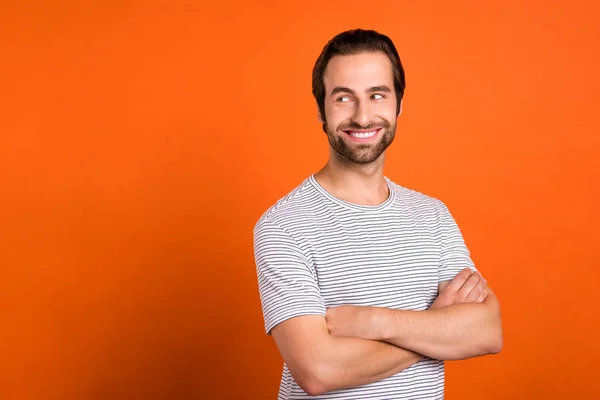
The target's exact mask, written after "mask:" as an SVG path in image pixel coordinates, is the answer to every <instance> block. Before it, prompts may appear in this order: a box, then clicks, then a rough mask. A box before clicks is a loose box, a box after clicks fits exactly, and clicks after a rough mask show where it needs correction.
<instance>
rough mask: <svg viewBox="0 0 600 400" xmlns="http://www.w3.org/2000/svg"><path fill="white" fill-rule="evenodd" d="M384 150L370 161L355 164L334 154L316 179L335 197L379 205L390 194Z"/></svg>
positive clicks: (350, 201)
mask: <svg viewBox="0 0 600 400" xmlns="http://www.w3.org/2000/svg"><path fill="white" fill-rule="evenodd" d="M336 155H337V154H336ZM384 158H385V153H384V154H382V155H381V157H379V158H378V159H377V160H375V161H374V162H372V163H369V164H355V163H352V162H350V161H348V160H347V159H345V158H342V157H341V156H338V157H336V156H334V155H331V156H330V157H329V161H328V162H327V164H326V165H325V166H324V167H323V168H322V169H321V170H320V171H319V172H317V173H316V174H315V179H316V180H317V182H318V183H319V185H321V186H322V187H323V189H325V190H326V191H327V192H329V193H330V194H331V195H332V196H335V197H337V198H338V199H340V200H343V201H347V202H349V203H353V204H358V205H363V206H377V205H379V204H381V203H383V202H385V201H386V200H387V199H388V197H389V195H390V193H389V188H388V185H387V183H386V182H385V178H384V173H383V164H384Z"/></svg>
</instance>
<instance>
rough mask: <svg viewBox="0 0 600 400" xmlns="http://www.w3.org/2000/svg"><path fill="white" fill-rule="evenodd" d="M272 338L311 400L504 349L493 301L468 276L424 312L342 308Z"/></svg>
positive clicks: (302, 320) (285, 327)
mask: <svg viewBox="0 0 600 400" xmlns="http://www.w3.org/2000/svg"><path fill="white" fill-rule="evenodd" d="M272 335H273V337H274V339H275V342H276V344H277V347H278V349H279V351H280V353H281V355H282V357H283V359H284V360H285V362H286V364H287V366H288V368H289V370H290V372H291V374H292V376H293V377H294V379H295V381H296V382H297V383H298V385H300V387H302V389H303V390H304V391H305V392H307V393H308V394H309V395H318V394H321V393H325V392H329V391H333V390H339V389H344V388H348V387H353V386H360V385H364V384H367V383H371V382H374V381H378V380H380V379H383V378H386V377H389V376H392V375H394V374H396V373H398V372H400V371H402V370H404V369H406V368H408V367H410V366H411V365H413V364H415V363H416V362H418V361H419V360H421V359H422V358H423V356H427V357H430V358H435V359H442V360H450V359H452V360H457V359H465V358H470V357H475V356H480V355H485V354H493V353H497V352H499V351H500V350H501V348H502V327H501V319H500V307H499V303H498V299H497V298H496V296H495V295H494V293H493V292H492V291H491V289H490V288H489V287H488V286H487V282H486V281H485V280H484V279H483V278H482V277H481V275H480V274H479V273H478V272H475V273H471V271H470V270H469V269H468V268H465V269H464V270H463V271H461V272H460V273H459V274H458V275H457V276H456V277H455V278H454V279H453V280H452V281H450V282H443V283H442V284H440V287H439V294H438V297H437V299H436V300H435V302H434V303H433V304H432V306H431V307H430V308H429V310H427V311H404V310H391V309H386V308H377V307H356V306H340V307H335V308H329V309H328V310H327V315H326V317H322V316H317V315H311V316H300V317H296V318H291V319H289V320H287V321H285V322H282V323H281V324H279V325H277V326H276V327H275V328H273V330H272Z"/></svg>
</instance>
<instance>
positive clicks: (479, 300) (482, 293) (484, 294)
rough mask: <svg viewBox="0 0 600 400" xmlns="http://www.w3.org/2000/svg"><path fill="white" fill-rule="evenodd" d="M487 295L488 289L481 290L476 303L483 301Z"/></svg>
mask: <svg viewBox="0 0 600 400" xmlns="http://www.w3.org/2000/svg"><path fill="white" fill-rule="evenodd" d="M487 295H488V293H487V290H484V291H483V292H481V294H480V295H479V297H478V298H477V300H475V303H483V301H484V300H485V299H486V298H487Z"/></svg>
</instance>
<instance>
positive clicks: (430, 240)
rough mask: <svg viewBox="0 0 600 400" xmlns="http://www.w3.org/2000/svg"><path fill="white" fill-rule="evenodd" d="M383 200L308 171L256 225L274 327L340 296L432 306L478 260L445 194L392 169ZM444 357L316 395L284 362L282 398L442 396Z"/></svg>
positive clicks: (356, 301)
mask: <svg viewBox="0 0 600 400" xmlns="http://www.w3.org/2000/svg"><path fill="white" fill-rule="evenodd" d="M385 181H386V183H387V184H388V186H389V189H390V195H389V197H388V198H387V200H386V201H385V202H383V203H382V204H380V205H377V206H361V205H356V204H352V203H348V202H345V201H342V200H340V199H337V198H336V197H334V196H332V195H331V194H330V193H328V192H327V191H325V189H323V188H322V187H321V186H320V185H319V183H318V182H317V181H316V180H315V178H314V175H311V176H309V177H308V178H307V179H306V180H304V182H302V184H301V185H299V186H298V187H296V188H295V189H294V190H292V191H291V192H290V193H289V194H287V195H286V196H285V197H284V198H282V199H280V200H279V201H278V202H277V203H276V204H275V205H273V206H272V207H271V208H269V209H268V210H267V211H266V212H265V213H264V214H263V215H262V216H261V218H260V219H259V220H258V222H257V223H256V226H255V228H254V253H255V260H256V268H257V276H258V286H259V293H260V299H261V303H262V310H263V315H264V323H265V330H266V332H267V334H270V333H271V329H272V328H273V327H274V326H276V325H277V324H279V323H281V322H283V321H285V320H287V319H289V318H292V317H297V316H300V315H315V314H316V315H323V316H325V311H326V308H328V307H335V306H340V305H357V306H358V305H360V306H374V307H387V308H392V309H402V310H427V309H428V308H429V307H430V305H431V304H432V303H433V301H434V300H435V298H436V297H437V294H438V284H439V283H440V282H442V281H446V280H450V279H452V278H453V277H454V276H456V274H458V273H459V272H460V271H461V270H462V269H463V268H465V267H470V268H471V269H472V270H475V266H474V265H473V262H472V261H471V258H470V254H469V250H468V249H467V247H466V246H465V243H464V240H463V237H462V234H461V232H460V230H459V228H458V226H457V225H456V223H455V221H454V218H453V217H452V215H451V214H450V212H449V211H448V209H447V208H446V206H445V205H444V203H442V202H441V201H440V200H437V199H435V198H432V197H429V196H426V195H424V194H421V193H419V192H416V191H414V190H410V189H407V188H404V187H402V186H400V185H397V184H395V183H393V182H392V181H391V180H390V179H389V178H387V177H386V178H385ZM443 397H444V362H443V361H440V360H434V359H430V358H424V359H423V360H421V361H419V362H418V363H416V364H414V365H413V366H411V367H410V368H407V369H405V370H404V371H402V372H400V373H398V374H396V375H394V376H391V377H389V378H386V379H383V380H380V381H378V382H374V383H371V384H368V385H364V386H358V387H354V388H350V389H345V390H340V391H334V392H329V393H326V394H323V395H321V396H315V397H310V396H309V395H308V394H306V393H305V392H304V391H303V390H302V389H301V388H300V387H299V386H298V384H297V383H296V382H295V381H294V379H293V377H292V376H291V374H290V372H289V370H288V368H287V366H286V365H285V364H284V366H283V373H282V377H281V384H280V387H279V396H278V399H279V400H291V399H305V398H318V399H361V400H366V399H443Z"/></svg>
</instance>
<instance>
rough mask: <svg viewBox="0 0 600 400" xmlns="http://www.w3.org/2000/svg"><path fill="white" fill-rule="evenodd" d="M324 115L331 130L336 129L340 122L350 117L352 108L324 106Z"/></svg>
mask: <svg viewBox="0 0 600 400" xmlns="http://www.w3.org/2000/svg"><path fill="white" fill-rule="evenodd" d="M325 115H326V117H327V125H329V126H330V127H331V128H337V127H338V125H340V124H341V123H342V122H344V121H347V120H348V119H350V118H351V117H352V106H350V105H348V106H331V105H330V106H328V105H325Z"/></svg>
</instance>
